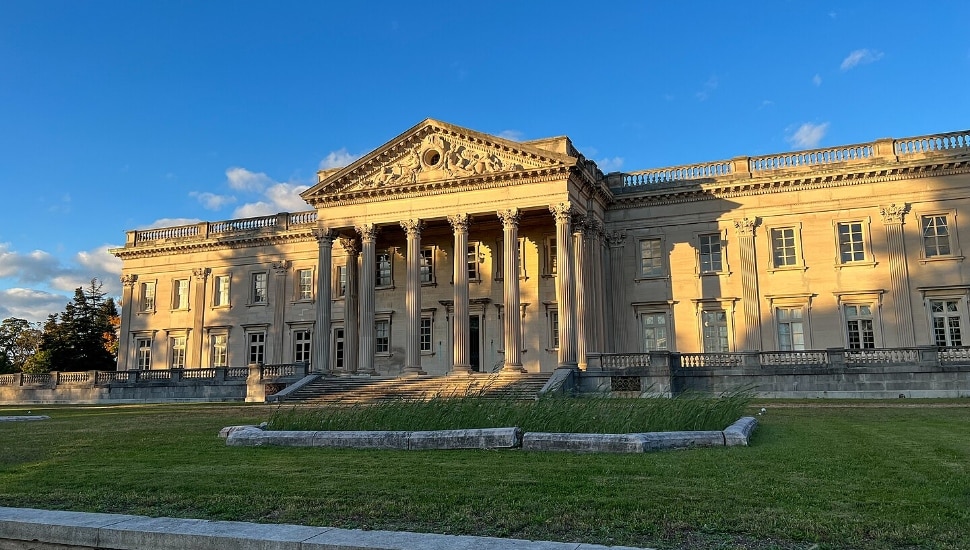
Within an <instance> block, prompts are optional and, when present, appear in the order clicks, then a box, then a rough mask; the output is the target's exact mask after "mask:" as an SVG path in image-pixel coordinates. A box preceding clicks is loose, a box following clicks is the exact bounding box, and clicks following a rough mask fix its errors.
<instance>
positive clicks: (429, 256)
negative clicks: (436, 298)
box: [420, 247, 434, 284]
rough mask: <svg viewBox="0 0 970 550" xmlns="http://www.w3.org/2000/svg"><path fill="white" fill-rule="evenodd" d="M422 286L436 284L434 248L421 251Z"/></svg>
mask: <svg viewBox="0 0 970 550" xmlns="http://www.w3.org/2000/svg"><path fill="white" fill-rule="evenodd" d="M420 275H421V277H420V278H421V284H432V283H434V247H427V248H422V249H421V270H420Z"/></svg>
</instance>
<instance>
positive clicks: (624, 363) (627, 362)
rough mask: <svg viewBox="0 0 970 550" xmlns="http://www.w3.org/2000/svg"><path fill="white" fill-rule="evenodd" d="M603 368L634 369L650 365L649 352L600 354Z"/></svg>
mask: <svg viewBox="0 0 970 550" xmlns="http://www.w3.org/2000/svg"><path fill="white" fill-rule="evenodd" d="M600 361H601V364H602V365H603V368H604V369H634V368H644V367H649V366H650V354H649V353H606V354H603V355H601V356H600Z"/></svg>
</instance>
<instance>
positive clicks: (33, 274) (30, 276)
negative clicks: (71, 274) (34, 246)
mask: <svg viewBox="0 0 970 550" xmlns="http://www.w3.org/2000/svg"><path fill="white" fill-rule="evenodd" d="M58 264H59V261H58V259H57V258H56V257H54V256H53V255H52V254H50V253H48V252H44V251H43V250H34V251H33V252H30V253H27V254H22V253H20V252H16V251H12V250H10V244H9V243H0V279H15V280H17V281H20V282H23V283H38V282H41V281H45V280H48V279H50V278H51V277H53V276H55V275H56V274H58V273H59V272H60V270H61V268H60V266H59V265H58Z"/></svg>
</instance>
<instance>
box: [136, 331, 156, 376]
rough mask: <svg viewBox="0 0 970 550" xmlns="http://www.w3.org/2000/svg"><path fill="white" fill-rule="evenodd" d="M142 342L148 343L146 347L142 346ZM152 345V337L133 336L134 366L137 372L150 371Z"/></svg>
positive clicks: (153, 339) (153, 340)
mask: <svg viewBox="0 0 970 550" xmlns="http://www.w3.org/2000/svg"><path fill="white" fill-rule="evenodd" d="M144 342H148V345H147V346H143V345H142V344H143V343H144ZM154 343H155V338H154V337H152V336H146V335H141V336H138V335H136V336H135V366H137V367H138V369H137V370H151V369H152V348H153V347H154Z"/></svg>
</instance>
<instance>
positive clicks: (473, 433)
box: [408, 428, 522, 451]
mask: <svg viewBox="0 0 970 550" xmlns="http://www.w3.org/2000/svg"><path fill="white" fill-rule="evenodd" d="M521 444H522V430H520V429H519V428H481V429H470V430H435V431H425V432H411V437H410V440H409V443H408V449H410V450H412V451H418V450H425V449H513V448H516V447H519V446H520V445H521Z"/></svg>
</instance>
